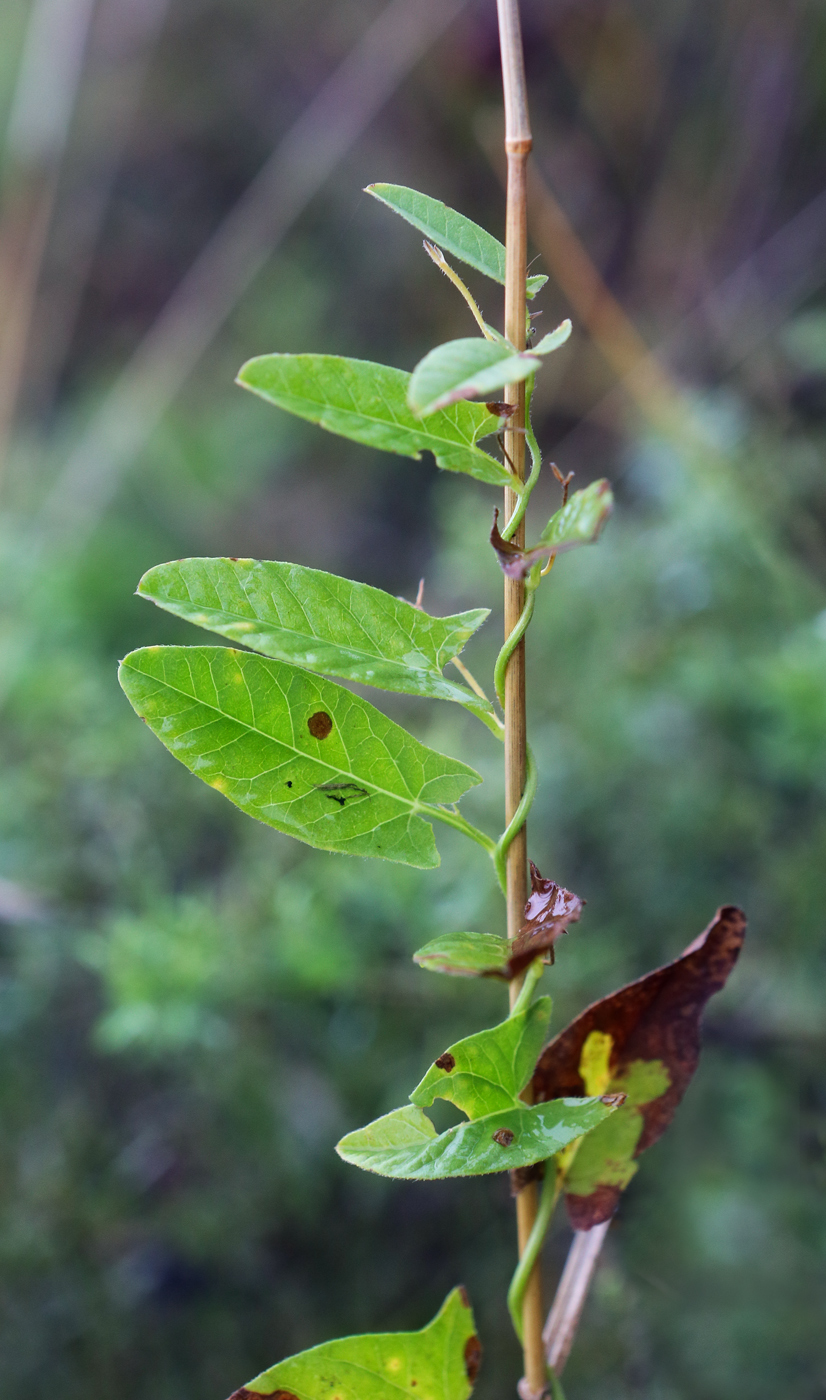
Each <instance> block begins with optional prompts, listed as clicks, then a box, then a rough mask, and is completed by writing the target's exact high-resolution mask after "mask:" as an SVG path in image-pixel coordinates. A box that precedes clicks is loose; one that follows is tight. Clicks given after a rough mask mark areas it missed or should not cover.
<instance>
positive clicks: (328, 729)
mask: <svg viewBox="0 0 826 1400" xmlns="http://www.w3.org/2000/svg"><path fill="white" fill-rule="evenodd" d="M307 728H308V729H309V731H310V733H311V734H312V736H313V738H314V739H326V738H327V735H328V734H331V733H332V729H333V721H332V720H331V718H330V716H329V715H328V713H327V711H326V710H316V712H315V714H314V715H310V718H309V719H308V720H307Z"/></svg>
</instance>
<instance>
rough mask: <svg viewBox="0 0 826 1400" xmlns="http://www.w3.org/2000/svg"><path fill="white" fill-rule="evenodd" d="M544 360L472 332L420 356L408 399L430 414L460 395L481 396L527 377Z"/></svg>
mask: <svg viewBox="0 0 826 1400" xmlns="http://www.w3.org/2000/svg"><path fill="white" fill-rule="evenodd" d="M539 364H540V361H539V360H537V359H536V358H535V357H534V356H532V355H518V354H515V353H514V349H513V346H512V345H501V344H500V343H499V341H494V340H482V339H481V338H480V337H479V336H468V337H467V338H465V339H462V340H449V341H448V342H447V344H445V345H437V346H436V349H435V350H431V351H430V352H429V354H427V355H425V357H424V359H423V360H420V361H419V363H418V364H417V366H416V368H415V369H414V371H413V374H412V375H411V378H410V385H409V388H408V391H407V402H408V404H409V405H410V407H411V408H412V410H413V412H414V413H416V414H418V415H419V416H420V417H427V416H428V415H429V414H432V413H436V412H437V411H438V410H439V409H444V408H447V407H448V405H449V404H453V403H457V402H458V401H459V400H460V399H470V398H478V397H480V396H482V395H485V394H492V393H493V392H494V390H496V389H502V388H503V387H504V386H505V385H506V384H517V383H518V382H519V381H520V380H522V379H527V378H528V375H530V374H533V372H534V370H535V369H537V368H538V366H539Z"/></svg>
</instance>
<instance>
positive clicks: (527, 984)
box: [510, 957, 545, 1016]
mask: <svg viewBox="0 0 826 1400" xmlns="http://www.w3.org/2000/svg"><path fill="white" fill-rule="evenodd" d="M544 971H545V964H544V962H543V961H542V958H541V957H538V958H534V960H533V962H532V963H531V964H530V966H529V968H528V970H527V972H526V973H525V976H524V978H523V980H522V986H521V987H520V989H519V996H518V997H517V998H516V1001H515V1002H514V1003H513V1006H512V1007H511V1010H510V1015H511V1016H518V1015H519V1013H520V1012H521V1011H524V1010H525V1008H526V1007H527V1006H530V1004H531V999H532V997H533V994H534V991H535V989H536V984H537V982H538V981H539V979H540V977H541V976H542V973H543V972H544Z"/></svg>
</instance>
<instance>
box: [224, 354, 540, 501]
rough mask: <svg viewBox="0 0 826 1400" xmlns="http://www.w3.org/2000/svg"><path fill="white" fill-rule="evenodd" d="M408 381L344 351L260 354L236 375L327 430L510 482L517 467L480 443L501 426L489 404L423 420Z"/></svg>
mask: <svg viewBox="0 0 826 1400" xmlns="http://www.w3.org/2000/svg"><path fill="white" fill-rule="evenodd" d="M409 382H410V375H409V374H406V373H405V372H404V370H400V369H392V368H391V367H390V366H389V365H376V364H372V363H371V362H370V361H369V360H347V359H344V358H343V357H341V356H340V355H260V356H259V357H258V359H255V360H248V361H247V363H246V364H245V365H244V366H243V367H242V369H241V371H240V373H239V375H238V383H239V384H241V385H243V387H244V388H245V389H251V390H252V391H253V393H255V394H258V395H259V396H260V397H261V398H262V399H266V400H267V401H268V402H269V403H273V404H275V405H276V406H277V407H278V408H283V409H286V411H287V412H288V413H295V414H296V415H297V416H298V417H299V418H306V419H308V421H309V422H310V423H317V424H318V425H319V427H321V428H326V429H327V431H328V432H331V433H338V434H339V435H340V436H341V437H346V438H352V440H353V441H354V442H363V443H365V444H366V445H367V446H368V447H378V448H380V449H381V450H382V451H384V452H397V453H399V455H400V456H402V457H413V458H414V459H415V460H416V461H418V460H419V459H420V457H421V455H422V452H424V451H429V452H432V453H433V455H434V457H435V458H436V463H437V465H438V466H440V467H443V468H444V469H445V471H451V472H465V473H466V474H467V475H468V476H474V477H476V479H477V480H478V481H485V482H487V483H488V485H490V486H510V487H512V488H513V487H514V481H515V478H514V476H513V473H512V472H510V471H508V469H507V467H505V466H503V465H502V463H501V462H498V461H497V460H496V458H495V457H491V456H490V455H489V454H488V453H487V452H483V451H482V449H481V448H480V447H477V446H476V443H477V440H478V439H479V438H480V437H485V436H486V435H487V434H488V433H492V432H495V431H496V426H497V419H496V418H493V417H491V415H490V414H489V413H488V411H487V409H486V408H485V407H484V405H481V404H468V403H459V404H454V405H453V407H452V408H449V409H442V410H441V411H440V412H439V413H438V414H433V415H431V417H430V418H429V419H428V421H427V423H422V422H420V420H419V419H418V418H416V417H415V416H414V415H413V413H412V412H411V410H410V409H409V408H408V406H407V387H408V384H409ZM517 485H518V483H517Z"/></svg>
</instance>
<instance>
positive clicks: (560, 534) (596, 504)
mask: <svg viewBox="0 0 826 1400" xmlns="http://www.w3.org/2000/svg"><path fill="white" fill-rule="evenodd" d="M613 508H614V497H613V494H612V492H611V487H610V486H609V484H608V482H607V481H605V480H600V481H593V482H592V483H591V485H590V486H586V487H585V489H584V490H583V491H575V492H574V494H573V495H572V496H571V499H570V500H569V501H568V502H566V504H565V505H564V506H562V508H561V510H558V511H557V512H556V514H555V515H552V516H551V518H550V520H549V521H548V523H547V525H546V526H545V529H544V530H543V531H542V534H541V535H540V536H539V539H540V543H539V544H538V545H536V546H535V547H534V548H533V549H519V548H518V547H517V546H516V545H515V544H513V543H512V542H511V541H510V540H503V539H502V536H501V535H500V533H499V527H498V524H497V520H498V516H499V513H498V511H495V512H494V520H493V528H492V530H491V532H490V542H491V544H492V545H493V548H494V549H495V551H496V556H497V558H498V560H499V563H500V565H501V566H502V572H503V573H505V574H507V576H508V578H517V579H520V578H527V576H528V574H529V573H530V571H531V569H532V568H533V566H534V564H536V563H538V562H539V560H540V559H549V558H550V557H551V555H552V554H564V553H566V552H567V551H568V550H569V549H576V548H577V546H578V545H581V544H593V543H594V541H595V540H597V539H598V538H599V534H600V531H601V530H602V527H603V525H604V524H605V522H606V520H607V519H608V516H609V515H610V514H611V511H612V510H613Z"/></svg>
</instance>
